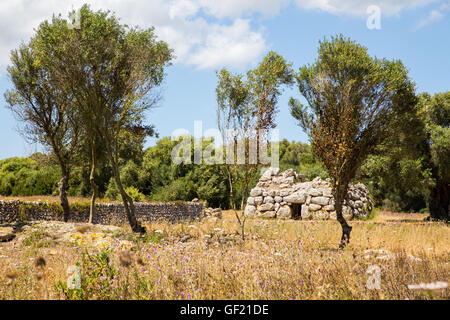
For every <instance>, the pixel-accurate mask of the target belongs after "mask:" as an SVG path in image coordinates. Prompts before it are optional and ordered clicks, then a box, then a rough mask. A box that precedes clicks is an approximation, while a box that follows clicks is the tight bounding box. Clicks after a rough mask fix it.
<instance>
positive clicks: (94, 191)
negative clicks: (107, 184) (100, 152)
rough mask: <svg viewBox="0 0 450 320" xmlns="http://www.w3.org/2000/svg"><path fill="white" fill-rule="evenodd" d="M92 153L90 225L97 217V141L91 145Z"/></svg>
mask: <svg viewBox="0 0 450 320" xmlns="http://www.w3.org/2000/svg"><path fill="white" fill-rule="evenodd" d="M91 152H92V160H91V161H92V168H91V175H90V177H89V182H90V184H91V188H92V197H91V207H90V209H89V223H92V219H93V217H94V215H95V199H97V197H98V187H97V184H96V183H95V169H96V166H97V157H96V154H95V141H92V143H91Z"/></svg>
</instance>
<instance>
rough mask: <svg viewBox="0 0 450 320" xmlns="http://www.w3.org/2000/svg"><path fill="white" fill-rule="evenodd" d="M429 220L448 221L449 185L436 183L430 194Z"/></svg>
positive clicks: (449, 213)
mask: <svg viewBox="0 0 450 320" xmlns="http://www.w3.org/2000/svg"><path fill="white" fill-rule="evenodd" d="M429 207H430V218H431V220H443V221H449V220H450V184H449V183H446V182H445V181H437V182H436V186H435V187H434V188H433V189H432V190H431V192H430V204H429Z"/></svg>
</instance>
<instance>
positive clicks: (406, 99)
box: [289, 35, 417, 248]
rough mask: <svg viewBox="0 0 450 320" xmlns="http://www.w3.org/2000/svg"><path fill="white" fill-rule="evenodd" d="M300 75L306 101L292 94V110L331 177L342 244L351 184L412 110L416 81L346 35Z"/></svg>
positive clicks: (324, 47) (326, 45)
mask: <svg viewBox="0 0 450 320" xmlns="http://www.w3.org/2000/svg"><path fill="white" fill-rule="evenodd" d="M296 78H297V83H298V89H299V91H300V93H301V94H302V95H303V97H304V98H305V99H306V105H302V104H301V102H300V101H299V100H295V99H293V98H291V100H290V101H289V104H290V107H291V114H292V116H293V117H294V118H296V119H297V120H298V121H299V124H300V126H301V127H302V128H303V129H304V130H305V131H306V132H307V133H308V134H309V136H310V139H311V142H312V147H313V150H314V153H315V154H316V155H317V156H318V158H320V159H321V160H322V162H323V163H324V165H325V166H326V168H327V170H328V173H329V175H330V177H331V179H332V185H333V195H334V198H335V209H336V216H337V220H338V221H339V223H340V225H341V227H342V237H341V242H340V247H341V248H343V247H345V246H346V244H347V243H348V241H349V240H350V233H351V230H352V227H351V226H349V225H348V223H347V221H346V220H345V218H344V216H343V214H342V204H343V201H344V199H345V197H346V195H347V190H348V184H349V183H350V182H351V180H352V179H353V178H354V177H355V174H356V172H357V170H358V168H359V167H360V166H361V164H362V162H363V161H364V160H365V159H366V158H367V156H368V155H370V154H372V153H374V152H375V150H376V147H377V146H378V145H379V144H380V143H382V142H383V140H384V139H385V138H386V137H387V136H389V134H390V132H391V130H390V123H391V119H392V118H400V117H402V114H404V113H409V112H410V111H411V110H412V109H414V106H415V104H416V103H417V101H416V97H415V88H414V83H413V82H412V81H411V80H410V79H409V77H408V71H407V70H406V68H405V66H404V65H403V64H402V63H401V61H399V60H396V61H388V60H386V59H378V58H373V57H370V56H369V54H368V53H367V49H366V48H365V47H363V46H361V45H359V44H357V43H356V42H354V41H351V40H350V39H347V38H344V37H343V36H342V35H340V36H337V37H332V38H331V40H326V39H325V40H323V41H320V42H319V49H318V58H317V60H316V61H315V63H313V64H311V65H306V66H303V67H301V68H300V70H299V73H298V74H297V76H296Z"/></svg>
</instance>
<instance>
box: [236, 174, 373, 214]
mask: <svg viewBox="0 0 450 320" xmlns="http://www.w3.org/2000/svg"><path fill="white" fill-rule="evenodd" d="M372 205H373V204H372V201H371V199H370V195H369V190H368V189H367V187H366V186H365V185H364V184H362V183H357V184H355V185H353V184H350V185H349V190H348V196H347V198H346V199H345V201H344V206H343V209H342V213H343V215H344V217H345V218H346V219H353V218H354V217H355V218H357V217H365V216H367V215H368V214H369V213H370V211H371V210H372ZM244 212H245V215H246V216H261V217H266V218H284V219H303V220H309V219H318V220H319V219H320V220H327V219H336V211H335V209H334V198H333V195H332V190H331V185H330V182H329V181H327V180H322V179H321V178H320V177H317V178H315V179H314V180H313V181H306V178H305V177H304V176H303V175H299V174H297V173H296V172H295V171H294V170H292V169H288V170H286V171H284V172H280V169H278V168H269V169H267V170H266V171H265V172H264V174H263V175H262V176H261V178H260V179H259V182H258V184H257V185H256V187H255V188H253V189H252V190H251V191H250V197H248V199H247V205H246V207H245V211H244Z"/></svg>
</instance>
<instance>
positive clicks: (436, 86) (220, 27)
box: [0, 0, 450, 159]
mask: <svg viewBox="0 0 450 320" xmlns="http://www.w3.org/2000/svg"><path fill="white" fill-rule="evenodd" d="M61 2H62V1H56V0H41V1H26V0H16V1H13V3H11V1H8V0H0V21H1V22H0V27H1V28H2V30H5V32H3V33H2V34H1V35H0V92H1V93H2V95H1V97H0V136H1V140H0V141H1V144H0V159H3V158H7V157H12V156H27V155H30V154H31V153H33V152H35V151H40V150H41V149H42V148H41V147H40V146H38V145H30V144H28V143H27V142H26V141H25V140H24V139H23V138H22V137H21V136H20V134H19V133H18V132H17V129H16V128H17V122H16V121H15V119H14V118H13V116H12V115H11V113H10V111H9V110H7V109H6V108H5V107H4V106H5V101H4V100H3V92H4V91H5V90H6V89H7V88H9V87H10V86H11V83H10V82H9V80H8V77H7V75H6V65H7V64H8V56H9V51H10V50H11V49H13V48H15V47H17V45H18V44H19V43H20V42H21V41H26V40H27V39H28V38H29V37H30V35H31V34H32V32H33V28H36V27H37V25H38V24H39V22H41V21H43V20H44V19H48V18H50V17H51V15H52V13H62V15H63V16H67V12H68V11H69V10H70V9H71V7H72V6H73V7H74V8H75V9H76V8H78V7H79V6H80V5H81V4H82V3H85V2H87V3H90V4H91V6H92V7H93V8H94V9H99V8H102V9H110V10H111V11H114V12H115V13H116V15H117V16H119V17H121V18H122V21H124V22H125V23H128V24H133V25H136V24H137V25H139V26H142V27H148V26H151V25H154V26H155V27H156V32H157V34H158V35H159V36H160V38H162V39H164V40H166V41H167V42H168V43H169V44H170V45H171V46H172V47H173V48H174V49H175V54H176V56H177V60H176V61H175V62H174V64H173V65H172V66H171V67H169V68H168V69H167V78H166V81H165V83H164V85H163V87H162V93H163V99H162V101H161V102H160V103H159V106H158V107H157V108H155V109H153V110H151V111H150V112H149V113H148V115H147V120H148V122H149V123H153V124H155V125H156V127H157V130H158V131H159V133H160V136H161V137H164V136H170V135H171V133H172V132H173V131H174V130H176V129H180V128H184V129H186V130H188V131H190V132H191V133H193V130H194V128H193V126H194V121H198V120H201V121H202V122H203V130H204V131H206V130H207V129H209V128H214V127H216V125H215V119H216V111H215V110H216V101H215V86H216V75H215V71H216V70H218V69H220V68H221V67H223V66H226V67H228V68H230V69H231V70H233V71H235V72H246V71H247V70H248V69H249V68H252V67H254V66H255V65H256V64H257V63H258V62H259V61H260V60H261V58H262V57H263V56H264V55H265V54H266V53H267V52H268V51H269V50H276V51H278V52H279V53H280V54H282V55H283V56H284V57H285V58H286V59H287V60H288V61H290V62H292V63H293V65H294V68H295V69H298V68H299V67H300V66H302V65H304V64H306V63H312V62H313V61H314V60H315V58H316V55H317V46H318V41H319V40H320V39H323V38H324V37H330V36H332V35H336V34H338V33H342V34H344V35H345V36H348V37H350V38H352V39H353V40H356V41H357V42H359V43H360V44H362V45H364V46H366V47H367V48H368V50H369V53H370V54H371V55H373V56H377V57H379V58H382V57H386V58H389V59H401V60H402V62H403V63H404V64H405V65H406V66H407V68H408V69H409V70H410V76H411V78H412V79H413V80H414V81H415V82H416V84H417V91H418V92H422V91H428V92H430V93H435V92H442V91H448V90H449V89H450V77H449V75H450V41H449V40H450V36H449V31H450V19H449V17H450V2H449V1H448V0H445V1H433V0H410V1H402V0H398V1H355V0H346V1H343V0H321V1H312V0H297V1H291V0H271V1H269V0H259V1H257V0H248V1H237V0H228V1H221V2H217V1H211V0H176V1H162V0H153V1H152V0H147V1H144V0H142V1H141V0H131V1H117V0H99V1H86V0H85V1H78V0H73V1H67V2H64V4H61ZM370 5H377V6H378V8H379V9H380V13H381V20H380V21H381V29H372V30H370V29H369V28H368V27H367V24H366V22H367V19H368V18H369V16H370V14H368V13H367V8H368V7H369V6H370ZM371 13H372V12H371ZM291 96H294V97H299V94H298V91H297V90H296V88H295V87H293V88H286V90H285V91H284V93H283V96H282V97H281V99H280V100H279V106H278V107H279V110H280V112H279V114H278V116H277V122H278V129H279V132H280V137H281V138H287V139H289V140H297V141H302V142H307V137H306V135H305V134H304V133H303V132H302V131H301V129H300V128H299V127H298V126H297V125H296V123H295V120H294V119H293V118H292V117H291V116H290V114H289V108H288V105H287V101H288V99H289V97H291ZM154 143H155V140H154V139H149V141H148V142H147V146H149V145H153V144H154Z"/></svg>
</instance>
